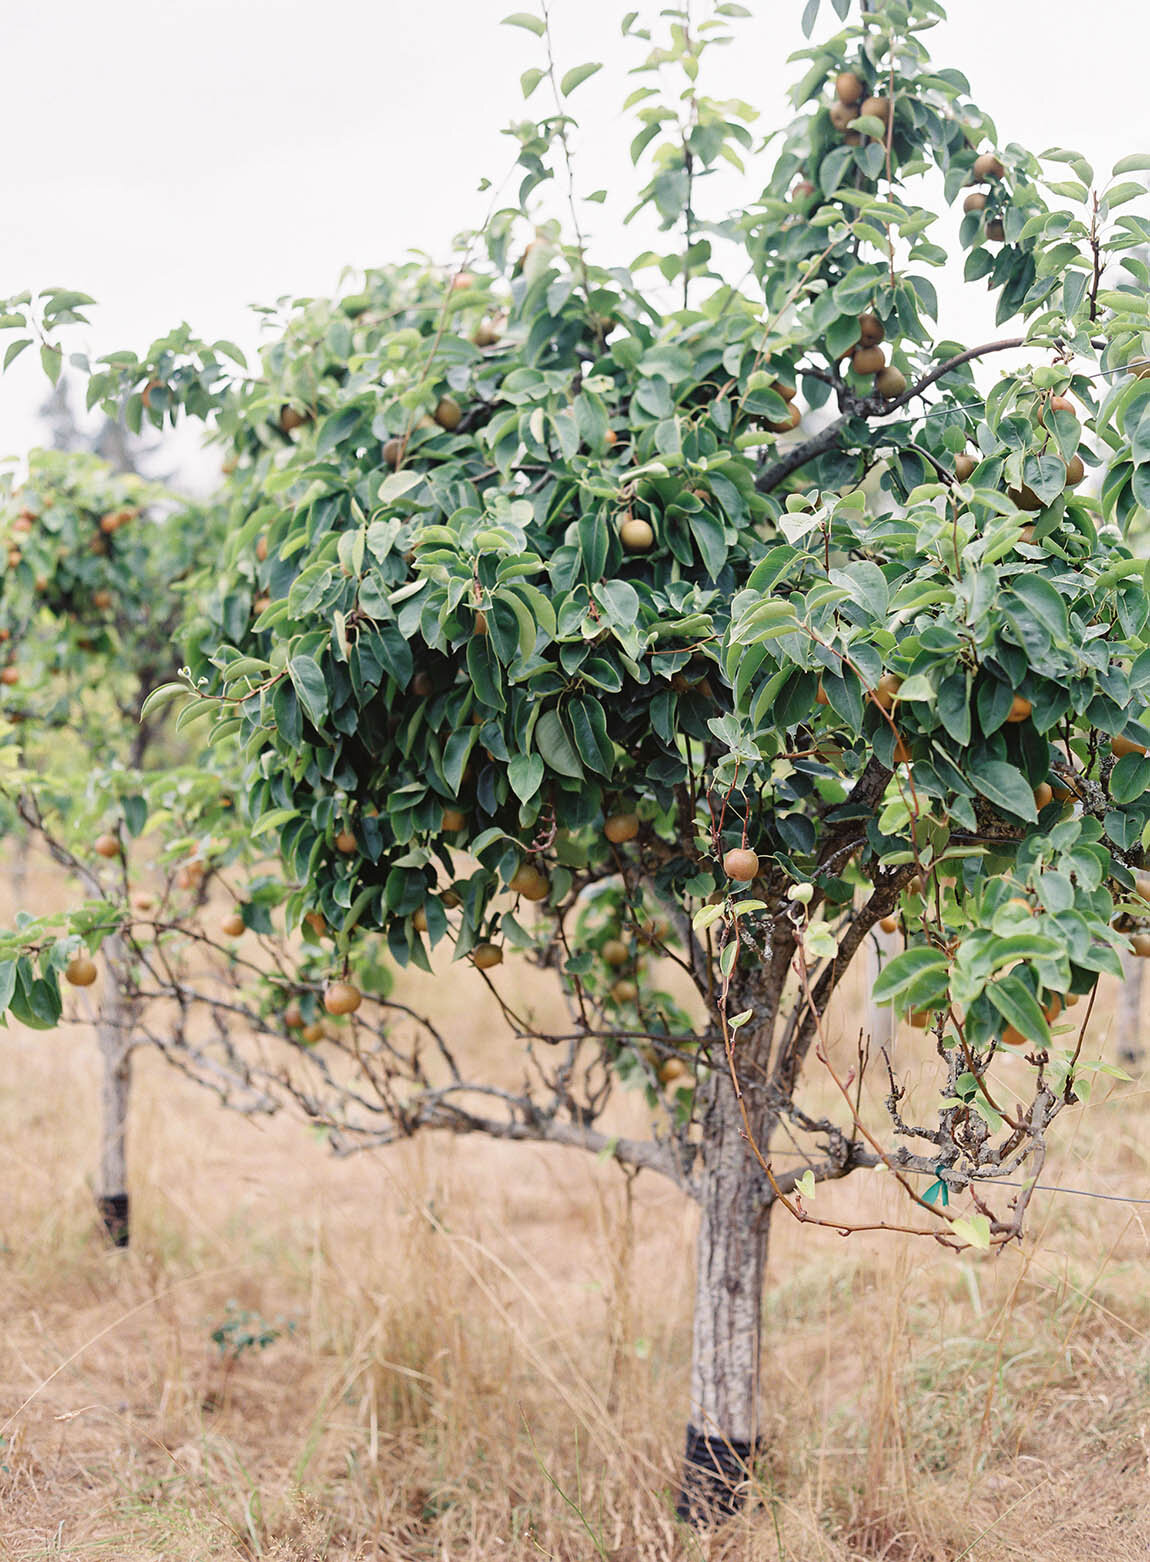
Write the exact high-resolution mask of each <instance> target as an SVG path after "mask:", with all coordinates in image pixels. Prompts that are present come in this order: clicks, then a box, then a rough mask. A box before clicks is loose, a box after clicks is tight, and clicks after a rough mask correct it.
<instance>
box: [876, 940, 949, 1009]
mask: <svg viewBox="0 0 1150 1562" xmlns="http://www.w3.org/2000/svg"><path fill="white" fill-rule="evenodd" d="M949 971H950V960H949V958H948V956H947V955H946V953H945V951H944V950H941V949H934V948H931V947H930V946H929V945H926V944H916V945H914V947H913V948H910V949H904V950H903V951H902V953H901V954H897V955H895V957H894V959H893V960H890V961H888V962H887V964H886V965H884V966H883V968H882V970H881V972H880V973H879V976H878V979H877V980H876V982H875V984H874V988H873V990H872V997H873V998H874V1001H875V1003H893V1002H895V1001H899V1000H901V1002H902V1005H903V1006H904V1007H905V1006H906V1003H907V1001H908V999H909V996H910V994H911V993H912V992H913V994H914V999H913V1001H914V1002H915V1003H917V1004H919V1005H925V1004H928V1003H929V1002H930V1001H931V999H932V998H941V997H942V995H943V994H944V993H945V992H946V990H947V985H948V976H949Z"/></svg>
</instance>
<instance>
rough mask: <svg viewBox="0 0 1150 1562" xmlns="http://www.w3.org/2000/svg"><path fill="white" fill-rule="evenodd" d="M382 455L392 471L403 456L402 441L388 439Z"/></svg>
mask: <svg viewBox="0 0 1150 1562" xmlns="http://www.w3.org/2000/svg"><path fill="white" fill-rule="evenodd" d="M382 455H383V459H384V460H385V461H386V462H387V464H388V466H389V467H391V469H392V471H394V470H395V468H396V467H397V466H398V465H399V463H400V460H401V458H402V456H403V440H402V439H389V440H388V441H387V442H386V444H385V445H384V447H383V451H382Z"/></svg>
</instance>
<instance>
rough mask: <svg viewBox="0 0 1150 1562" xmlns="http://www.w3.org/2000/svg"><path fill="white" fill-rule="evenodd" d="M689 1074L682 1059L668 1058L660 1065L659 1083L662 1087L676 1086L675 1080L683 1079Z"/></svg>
mask: <svg viewBox="0 0 1150 1562" xmlns="http://www.w3.org/2000/svg"><path fill="white" fill-rule="evenodd" d="M686 1073H687V1065H686V1064H685V1063H684V1062H683V1060H682V1058H667V1059H666V1060H665V1061H664V1062H663V1063H661V1064H660V1065H659V1083H660V1084H661V1085H671V1084H674V1082H675V1080H677V1079H682V1078H683V1077H684V1076H685V1075H686Z"/></svg>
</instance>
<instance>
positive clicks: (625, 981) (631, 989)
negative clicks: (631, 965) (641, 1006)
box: [611, 977, 639, 1003]
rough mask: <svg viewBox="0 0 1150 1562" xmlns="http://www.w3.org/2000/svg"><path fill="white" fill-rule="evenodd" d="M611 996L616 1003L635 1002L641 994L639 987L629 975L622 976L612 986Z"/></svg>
mask: <svg viewBox="0 0 1150 1562" xmlns="http://www.w3.org/2000/svg"><path fill="white" fill-rule="evenodd" d="M611 996H612V998H614V1000H615V1002H616V1003H634V1002H635V999H636V998H637V997H638V996H639V989H638V987H636V985H635V983H634V982H633V981H631V980H630V978H628V977H622V978H621V979H620V980H619V981H617V982H616V983H615V984H614V986H613V987H612V988H611Z"/></svg>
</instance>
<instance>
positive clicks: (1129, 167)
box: [1110, 152, 1150, 175]
mask: <svg viewBox="0 0 1150 1562" xmlns="http://www.w3.org/2000/svg"><path fill="white" fill-rule="evenodd" d="M1143 168H1150V152H1132V153H1131V154H1130V156H1129V157H1120V158H1119V159H1118V161H1117V162H1116V163H1115V164H1114V167H1113V168H1112V169H1111V170H1110V172H1111V173H1112V174H1115V175H1117V174H1136V173H1138V172H1140V171H1141V170H1142V169H1143Z"/></svg>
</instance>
